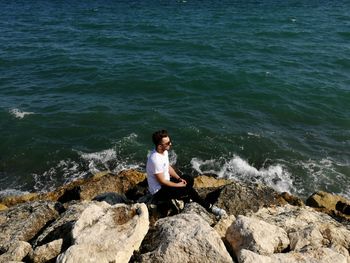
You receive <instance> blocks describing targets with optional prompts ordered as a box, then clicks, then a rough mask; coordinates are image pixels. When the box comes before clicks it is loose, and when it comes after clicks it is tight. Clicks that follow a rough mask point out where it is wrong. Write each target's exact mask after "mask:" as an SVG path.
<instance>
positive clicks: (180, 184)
mask: <svg viewBox="0 0 350 263" xmlns="http://www.w3.org/2000/svg"><path fill="white" fill-rule="evenodd" d="M176 184H177V185H178V187H186V185H187V182H186V181H185V180H184V179H181V178H180V182H178V183H176Z"/></svg>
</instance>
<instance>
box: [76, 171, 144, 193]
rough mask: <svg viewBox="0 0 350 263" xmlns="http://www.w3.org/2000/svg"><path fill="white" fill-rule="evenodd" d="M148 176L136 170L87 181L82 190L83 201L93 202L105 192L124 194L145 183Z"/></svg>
mask: <svg viewBox="0 0 350 263" xmlns="http://www.w3.org/2000/svg"><path fill="white" fill-rule="evenodd" d="M145 179H146V175H145V174H144V173H140V172H137V171H134V170H126V171H122V172H121V173H119V174H118V175H117V176H116V175H111V174H108V175H105V176H102V177H98V178H95V177H93V178H92V179H91V180H87V181H86V182H85V183H84V184H83V185H81V187H80V189H81V192H80V199H81V200H91V199H92V198H94V197H95V196H97V195H98V194H101V193H105V192H116V193H119V194H124V193H125V192H127V191H128V190H129V189H131V188H132V187H134V186H136V185H137V184H138V183H140V182H142V181H144V180H145Z"/></svg>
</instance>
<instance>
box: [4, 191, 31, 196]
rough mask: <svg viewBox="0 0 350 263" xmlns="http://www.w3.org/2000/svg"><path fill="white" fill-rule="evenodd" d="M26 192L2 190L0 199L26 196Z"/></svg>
mask: <svg viewBox="0 0 350 263" xmlns="http://www.w3.org/2000/svg"><path fill="white" fill-rule="evenodd" d="M28 193H29V192H27V191H21V190H18V189H4V190H1V191H0V197H5V196H12V195H24V194H28Z"/></svg>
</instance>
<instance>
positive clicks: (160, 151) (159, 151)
mask: <svg viewBox="0 0 350 263" xmlns="http://www.w3.org/2000/svg"><path fill="white" fill-rule="evenodd" d="M156 152H157V153H159V154H164V152H165V150H162V149H159V148H156Z"/></svg>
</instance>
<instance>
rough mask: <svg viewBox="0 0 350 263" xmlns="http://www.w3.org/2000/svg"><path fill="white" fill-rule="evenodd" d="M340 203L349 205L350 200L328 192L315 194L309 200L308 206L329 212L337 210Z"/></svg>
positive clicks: (307, 201)
mask: <svg viewBox="0 0 350 263" xmlns="http://www.w3.org/2000/svg"><path fill="white" fill-rule="evenodd" d="M338 201H341V202H343V203H347V202H348V200H347V199H345V198H344V197H342V196H340V195H333V194H330V193H327V192H323V191H318V192H316V193H313V194H312V195H311V196H310V197H309V198H308V199H307V200H306V205H308V206H311V207H316V208H326V209H328V210H336V204H337V203H338Z"/></svg>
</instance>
